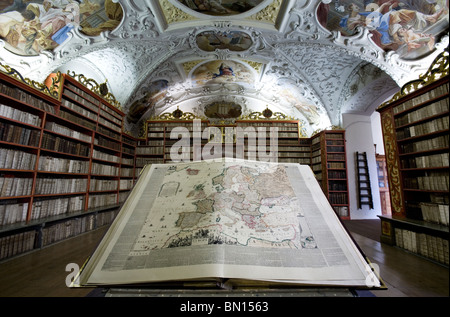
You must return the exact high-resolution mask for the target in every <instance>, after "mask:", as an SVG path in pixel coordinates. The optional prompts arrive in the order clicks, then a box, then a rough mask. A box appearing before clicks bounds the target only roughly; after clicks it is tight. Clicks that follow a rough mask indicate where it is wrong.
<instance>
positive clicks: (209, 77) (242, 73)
mask: <svg viewBox="0 0 450 317" xmlns="http://www.w3.org/2000/svg"><path fill="white" fill-rule="evenodd" d="M191 79H192V83H193V84H194V85H209V84H221V83H239V84H252V83H254V82H255V76H254V74H253V72H252V71H251V70H250V69H249V68H248V67H247V66H245V65H244V64H242V63H238V62H236V61H231V60H215V61H210V62H206V63H203V64H201V65H199V66H198V67H197V68H196V69H195V70H194V71H193V72H192V76H191Z"/></svg>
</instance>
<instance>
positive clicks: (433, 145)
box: [400, 134, 449, 153]
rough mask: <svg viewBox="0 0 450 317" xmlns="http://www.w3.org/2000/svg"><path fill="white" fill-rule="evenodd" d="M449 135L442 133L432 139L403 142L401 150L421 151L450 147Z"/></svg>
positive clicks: (405, 151)
mask: <svg viewBox="0 0 450 317" xmlns="http://www.w3.org/2000/svg"><path fill="white" fill-rule="evenodd" d="M448 144H449V135H448V134H446V135H440V136H437V137H434V138H431V139H427V140H421V141H416V142H408V143H405V144H404V143H401V144H400V150H401V152H402V153H414V152H421V151H430V150H434V149H442V148H447V149H448Z"/></svg>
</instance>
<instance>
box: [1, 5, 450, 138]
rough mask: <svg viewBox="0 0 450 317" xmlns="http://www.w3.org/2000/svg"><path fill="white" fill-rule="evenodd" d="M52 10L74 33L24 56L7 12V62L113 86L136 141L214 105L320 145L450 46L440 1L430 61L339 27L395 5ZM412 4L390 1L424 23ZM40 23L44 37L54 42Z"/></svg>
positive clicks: (34, 75) (29, 72)
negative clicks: (180, 114)
mask: <svg viewBox="0 0 450 317" xmlns="http://www.w3.org/2000/svg"><path fill="white" fill-rule="evenodd" d="M7 2H8V1H7ZM45 2H50V3H51V4H53V8H54V9H61V10H62V11H64V12H65V14H66V15H65V18H66V22H65V26H66V28H65V30H66V31H65V33H64V32H63V33H61V32H60V34H59V35H60V36H61V35H62V37H61V38H59V39H57V38H55V37H52V39H53V41H51V42H50V44H48V42H46V43H47V44H45V43H43V41H40V42H38V41H37V39H36V40H35V42H33V43H32V44H33V45H32V46H30V45H29V46H26V44H24V46H22V47H20V40H19V42H18V43H19V44H17V45H16V47H13V46H14V45H13V44H12V42H11V41H10V40H9V38H10V37H8V32H6V31H5V28H6V25H7V22H8V21H10V20H7V17H8V14H9V15H11V14H12V12H21V11H20V9H17V8H16V9H14V8H13V7H9V8H7V7H6V5H3V7H0V12H1V15H0V31H1V32H2V33H0V35H1V39H0V62H1V63H4V64H8V65H9V66H11V67H13V68H15V69H17V70H18V71H19V72H20V73H21V74H22V75H23V76H24V77H28V78H30V79H33V80H36V81H40V82H43V81H44V80H45V78H46V77H47V76H48V75H49V74H50V73H52V72H56V71H61V72H63V73H66V72H67V71H70V72H74V73H76V74H83V75H84V76H86V77H88V78H92V79H94V80H96V81H97V82H98V83H103V82H106V83H107V85H108V88H109V91H110V92H111V93H112V94H113V95H114V96H115V97H116V99H117V100H118V101H119V102H120V104H121V107H122V110H123V111H124V112H125V113H127V114H128V116H127V120H126V127H125V128H126V129H127V130H129V131H132V132H136V131H138V130H139V126H140V123H141V122H142V121H143V120H146V119H147V118H149V117H152V116H157V115H160V114H162V113H165V112H172V111H174V110H175V109H177V108H179V109H180V110H182V111H184V112H192V113H194V114H196V115H199V116H203V115H204V114H205V109H206V108H207V107H208V106H210V105H211V104H214V103H226V104H233V105H238V106H239V107H240V109H241V112H242V114H243V115H245V114H249V113H251V112H254V111H262V110H264V109H265V108H266V107H269V108H270V109H271V110H272V111H274V112H282V113H284V114H285V115H287V116H290V117H293V118H296V119H300V120H302V121H303V122H304V128H305V133H306V134H307V135H310V134H311V133H312V132H313V131H315V130H317V129H323V128H326V127H328V126H330V125H340V124H341V121H342V114H344V113H357V114H364V115H370V114H371V113H373V111H374V109H375V108H376V107H377V106H378V105H379V104H381V103H382V102H383V101H384V100H386V98H388V97H390V96H392V95H393V94H394V93H395V92H396V91H397V90H398V89H399V87H400V86H402V85H403V84H404V83H406V82H408V81H409V80H412V79H415V78H417V77H418V76H419V75H420V74H423V73H425V71H426V70H427V68H428V67H429V66H430V64H431V62H432V61H433V59H434V57H435V56H436V55H438V54H439V53H440V52H442V51H443V50H444V49H445V48H446V47H447V46H448V30H447V28H448V4H447V2H445V1H439V0H438V1H428V2H435V4H434V5H435V10H436V13H437V10H440V9H439V8H441V9H442V10H440V11H439V15H435V16H434V17H435V19H434V20H431V18H430V19H427V17H428V16H432V15H431V13H430V14H428V15H425V14H423V12H421V13H422V14H423V16H424V17H425V18H424V21H425V23H428V24H427V25H426V26H424V27H422V29H420V31H421V32H419V30H418V29H415V30H416V32H415V34H413V35H420V37H421V39H422V42H420V40H418V41H416V42H414V43H419V42H420V43H423V42H424V41H428V42H427V43H431V42H430V40H429V38H432V40H433V42H432V43H431V44H432V45H429V44H428V45H427V46H426V47H425V45H423V44H420V46H421V49H422V51H420V52H419V51H418V49H417V47H418V46H419V44H418V45H417V46H412V44H411V47H410V46H409V44H408V43H406V41H405V43H406V44H404V45H403V46H401V45H397V46H396V47H394V48H393V47H387V46H383V45H384V44H383V45H381V44H380V39H379V38H378V37H376V34H378V33H376V32H374V28H373V27H371V25H370V24H368V23H366V25H365V26H361V25H359V26H356V27H349V25H350V24H348V25H347V26H346V30H344V29H343V28H342V27H341V28H340V27H339V25H341V24H342V21H347V20H345V19H346V18H347V15H348V14H349V12H347V11H346V10H347V7H348V6H347V5H349V4H351V3H353V4H359V5H360V7H362V8H365V9H361V10H360V11H364V10H367V11H369V9H370V8H372V9H373V6H375V8H380V7H381V6H382V5H381V3H383V2H387V1H343V0H333V1H332V0H328V1H326V0H324V1H320V0H247V1H231V0H222V1H219V0H208V1H198V0H195V1H194V0H139V1H138V0H106V1H105V0H91V1H77V2H76V1H70V0H55V1H47V0H46V1H44V5H45ZM410 2H412V1H389V4H390V5H391V8H390V9H392V10H396V11H399V10H400V9H404V10H406V9H409V10H410V11H415V12H416V13H417V12H419V9H418V8H412V7H411V6H412V5H411V4H409V3H410ZM419 2H424V3H425V1H415V3H416V4H417V3H419ZM2 3H3V2H2ZM30 3H34V4H36V6H35V7H36V8H38V7H39V6H38V5H39V4H42V3H43V1H38V0H36V1H33V0H31V1H12V0H11V1H9V4H10V5H12V6H14V5H16V4H20V5H22V9H21V10H22V11H23V10H24V8H25V5H26V6H28V5H29V4H30ZM202 3H203V4H207V5H209V7H206V8H205V7H202V6H201V4H202ZM393 3H397V6H395V5H394V6H392V4H393ZM412 3H414V2H412ZM95 4H97V6H96V7H95V8H94V7H93V8H92V9H89V6H88V5H92V6H94V5H95ZM375 4H377V5H375ZM378 4H380V5H378ZM398 4H400V6H398ZM70 5H72V7H68V6H70ZM364 5H365V7H364ZM371 6H372V7H371ZM42 7H43V6H42ZM74 7H75V8H76V9H74ZM394 7H397V8H394ZM28 8H30V7H28ZM412 9H413V10H412ZM77 10H78V11H77ZM379 11H380V12H381V8H380V10H379ZM36 12H38V11H36ZM74 12H75V13H77V14H78V17H75V19H74V18H73V16H72V21H71V23H68V22H67V19H68V18H67V15H68V13H72V14H73V13H74ZM374 12H376V11H374ZM94 13H95V14H96V15H99V16H100V15H102V16H106V17H107V23H103V24H101V27H103V28H100V27H97V28H93V27H92V23H94V22H90V23H91V24H87V22H89V21H90V20H89V19H88V17H89V18H90V19H91V20H92V19H94V15H95V14H94ZM41 14H42V11H41ZM37 15H39V13H37ZM361 15H362V14H361ZM350 16H351V13H350ZM380 16H381V15H380ZM41 17H43V15H41ZM80 17H81V19H80ZM5 19H6V20H5ZM416 19H417V18H416ZM16 20H17V19H16ZM391 20H393V18H392V17H391ZM4 21H6V22H4ZM83 21H85V22H84V23H83ZM86 21H87V22H86ZM40 22H41V24H39V27H40V30H41V31H42V32H45V31H48V29H46V28H45V25H44V23H43V22H42V21H40ZM52 23H53V24H52V27H53V28H54V29H56V28H58V27H57V26H56V22H52ZM349 23H350V22H349ZM400 24H401V23H400ZM402 26H404V25H402ZM60 29H61V28H60ZM410 29H411V28H410ZM443 30H444V31H443ZM422 31H423V32H422ZM48 32H50V31H48ZM380 32H381V31H380ZM430 32H431V33H432V36H429V34H430ZM54 33H55V32H53V33H52V34H54ZM10 34H11V33H9V35H10ZM22 34H25V33H24V32H22ZM386 34H388V33H386ZM389 34H391V33H389ZM424 34H426V35H424ZM38 36H39V35H38ZM427 36H428V37H427ZM424 38H425V39H424ZM381 41H382V39H381ZM15 43H17V42H15ZM46 45H47V46H46ZM52 45H53V46H52ZM30 47H31V48H30ZM25 48H26V50H27V51H26V52H24V50H25ZM20 49H21V50H20ZM424 49H425V51H424ZM413 53H414V54H413Z"/></svg>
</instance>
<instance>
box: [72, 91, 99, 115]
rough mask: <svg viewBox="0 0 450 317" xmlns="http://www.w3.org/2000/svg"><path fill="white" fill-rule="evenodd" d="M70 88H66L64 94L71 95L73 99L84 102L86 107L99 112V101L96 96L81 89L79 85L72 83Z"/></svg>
mask: <svg viewBox="0 0 450 317" xmlns="http://www.w3.org/2000/svg"><path fill="white" fill-rule="evenodd" d="M69 88H70V89H71V90H73V91H75V92H73V91H71V90H70V89H64V92H63V94H64V95H65V96H68V97H70V98H71V99H73V100H75V101H77V102H79V103H81V104H83V105H84V106H85V107H86V108H89V109H91V110H92V111H94V112H97V110H98V108H99V101H98V100H97V99H95V98H94V97H92V96H90V95H89V94H87V93H85V92H84V91H82V90H81V89H78V88H77V87H75V86H73V85H70V86H69Z"/></svg>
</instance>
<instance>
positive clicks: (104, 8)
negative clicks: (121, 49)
mask: <svg viewBox="0 0 450 317" xmlns="http://www.w3.org/2000/svg"><path fill="white" fill-rule="evenodd" d="M122 16H123V12H122V7H121V6H120V4H119V3H114V2H113V0H82V1H75V0H14V1H10V2H9V3H8V5H5V6H1V7H0V40H3V41H4V42H5V48H6V49H7V50H9V51H11V52H13V53H15V54H18V55H37V54H39V53H41V52H42V51H52V50H54V49H55V48H57V47H58V46H59V45H61V44H62V43H64V42H65V41H66V40H67V39H68V38H69V32H70V30H72V29H73V28H77V29H79V30H80V31H81V33H84V34H86V35H90V36H97V35H99V34H100V33H101V32H102V31H105V30H113V29H114V28H116V27H117V26H118V25H119V23H120V21H121V20H122ZM98 21H101V23H100V24H99V22H98Z"/></svg>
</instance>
